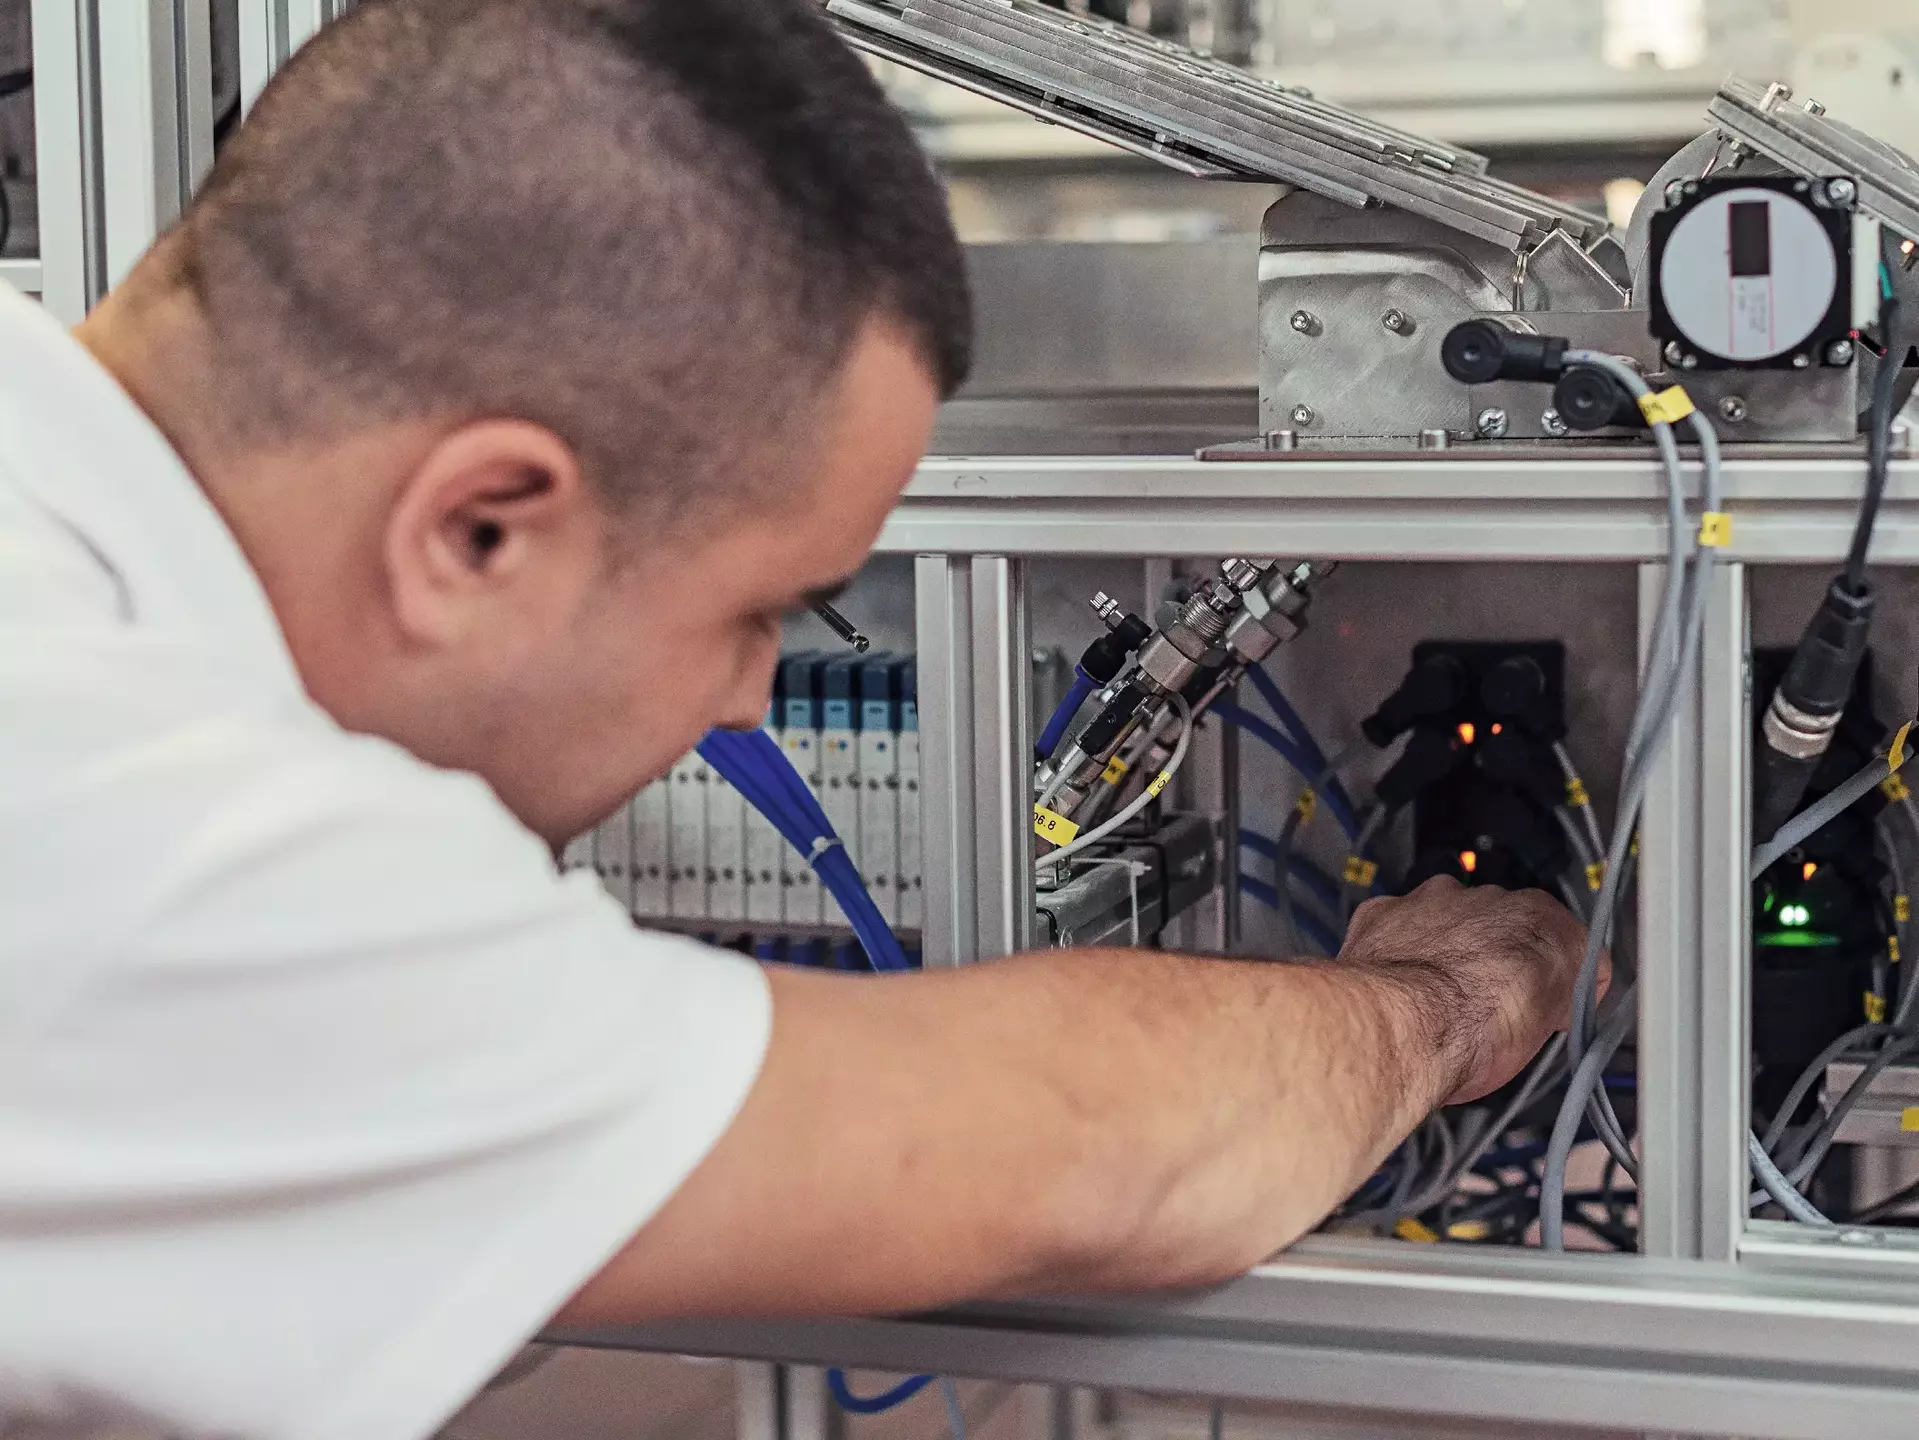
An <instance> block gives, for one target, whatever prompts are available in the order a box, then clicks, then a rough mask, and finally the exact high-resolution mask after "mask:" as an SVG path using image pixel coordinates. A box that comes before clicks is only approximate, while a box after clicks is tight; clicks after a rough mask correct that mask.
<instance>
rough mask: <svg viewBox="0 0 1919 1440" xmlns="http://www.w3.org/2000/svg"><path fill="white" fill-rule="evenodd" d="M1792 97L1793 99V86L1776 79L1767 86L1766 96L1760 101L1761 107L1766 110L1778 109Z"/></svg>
mask: <svg viewBox="0 0 1919 1440" xmlns="http://www.w3.org/2000/svg"><path fill="white" fill-rule="evenodd" d="M1790 99H1792V86H1790V85H1782V84H1780V83H1779V82H1778V81H1777V80H1775V81H1773V83H1772V84H1770V85H1768V86H1767V87H1766V96H1765V99H1763V100H1761V101H1760V102H1759V108H1760V109H1761V110H1765V111H1773V110H1777V109H1778V108H1779V107H1780V106H1781V105H1783V104H1784V103H1785V102H1786V101H1788V100H1790Z"/></svg>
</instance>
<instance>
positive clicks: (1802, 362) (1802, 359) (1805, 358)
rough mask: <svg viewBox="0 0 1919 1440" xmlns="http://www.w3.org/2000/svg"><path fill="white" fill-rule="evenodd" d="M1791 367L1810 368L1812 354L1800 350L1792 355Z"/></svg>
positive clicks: (1796, 368) (1798, 368) (1797, 368)
mask: <svg viewBox="0 0 1919 1440" xmlns="http://www.w3.org/2000/svg"><path fill="white" fill-rule="evenodd" d="M1792 368H1793V369H1795V370H1810V369H1811V368H1812V356H1810V355H1808V354H1807V353H1806V352H1805V351H1803V350H1801V351H1800V352H1799V353H1798V354H1797V355H1795V356H1793V357H1792Z"/></svg>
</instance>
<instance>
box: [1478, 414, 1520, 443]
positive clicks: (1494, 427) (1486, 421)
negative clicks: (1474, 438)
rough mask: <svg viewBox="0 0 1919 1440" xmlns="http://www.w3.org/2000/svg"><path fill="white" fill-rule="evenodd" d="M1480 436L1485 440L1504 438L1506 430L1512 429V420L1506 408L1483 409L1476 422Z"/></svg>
mask: <svg viewBox="0 0 1919 1440" xmlns="http://www.w3.org/2000/svg"><path fill="white" fill-rule="evenodd" d="M1475 424H1476V426H1477V428H1478V430H1479V434H1480V437H1481V438H1482V439H1485V440H1504V439H1505V438H1506V432H1507V431H1508V430H1510V429H1512V421H1511V419H1510V418H1509V417H1508V416H1507V414H1506V412H1505V411H1504V410H1498V409H1493V410H1481V411H1480V412H1479V419H1478V420H1477V421H1476V422H1475Z"/></svg>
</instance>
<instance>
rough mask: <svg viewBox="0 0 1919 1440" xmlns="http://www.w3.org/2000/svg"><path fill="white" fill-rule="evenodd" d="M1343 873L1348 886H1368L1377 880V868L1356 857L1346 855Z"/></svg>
mask: <svg viewBox="0 0 1919 1440" xmlns="http://www.w3.org/2000/svg"><path fill="white" fill-rule="evenodd" d="M1345 873H1346V883H1347V884H1348V885H1370V884H1372V883H1373V881H1374V880H1375V879H1377V878H1378V876H1379V867H1378V866H1377V865H1375V864H1374V863H1373V862H1372V861H1370V860H1367V859H1363V858H1362V857H1360V856H1358V855H1348V856H1347V857H1346V872H1345Z"/></svg>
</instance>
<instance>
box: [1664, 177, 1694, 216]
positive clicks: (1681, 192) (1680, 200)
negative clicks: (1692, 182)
mask: <svg viewBox="0 0 1919 1440" xmlns="http://www.w3.org/2000/svg"><path fill="white" fill-rule="evenodd" d="M1689 190H1690V187H1689V186H1688V185H1687V184H1686V182H1685V181H1684V180H1669V181H1667V182H1666V208H1667V209H1668V210H1676V209H1678V208H1679V207H1680V206H1681V205H1683V204H1685V203H1686V196H1687V194H1688V193H1689Z"/></svg>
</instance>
